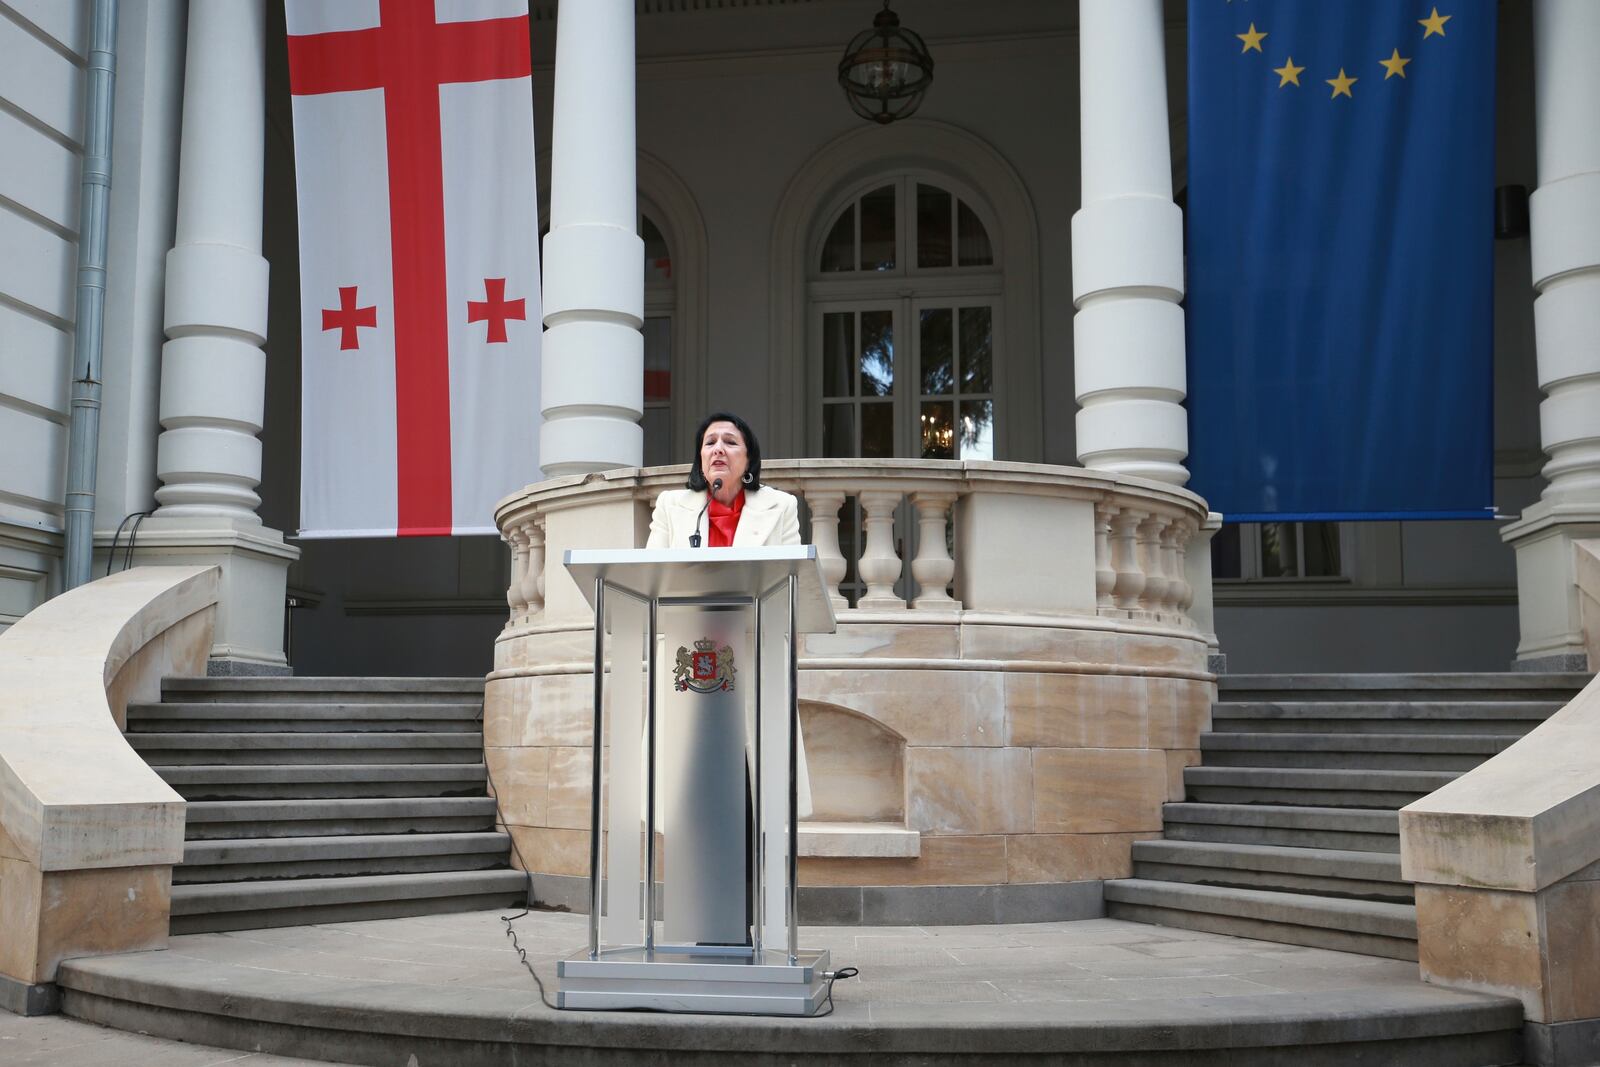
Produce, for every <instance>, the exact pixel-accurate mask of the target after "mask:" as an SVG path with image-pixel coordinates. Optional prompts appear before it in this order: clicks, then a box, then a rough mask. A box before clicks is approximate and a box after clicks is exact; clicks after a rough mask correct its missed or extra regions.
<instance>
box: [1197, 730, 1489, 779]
mask: <svg viewBox="0 0 1600 1067" xmlns="http://www.w3.org/2000/svg"><path fill="white" fill-rule="evenodd" d="M1517 740H1519V738H1518V737H1517V736H1515V735H1512V736H1502V735H1495V734H1387V733H1385V734H1343V733H1336V734H1310V733H1304V734H1301V733H1287V734H1280V733H1238V732H1235V733H1207V734H1202V735H1201V737H1200V751H1201V761H1202V763H1203V765H1204V766H1207V767H1319V768H1326V769H1330V770H1337V769H1341V768H1344V769H1352V770H1354V769H1361V770H1390V771H1458V772H1459V771H1470V770H1471V769H1472V768H1474V767H1476V766H1477V765H1478V764H1480V763H1482V762H1483V761H1484V760H1486V759H1488V758H1489V757H1490V756H1493V755H1495V754H1496V753H1498V752H1501V751H1503V750H1504V749H1506V748H1509V747H1510V746H1511V745H1512V744H1513V743H1515V742H1516V741H1517Z"/></svg>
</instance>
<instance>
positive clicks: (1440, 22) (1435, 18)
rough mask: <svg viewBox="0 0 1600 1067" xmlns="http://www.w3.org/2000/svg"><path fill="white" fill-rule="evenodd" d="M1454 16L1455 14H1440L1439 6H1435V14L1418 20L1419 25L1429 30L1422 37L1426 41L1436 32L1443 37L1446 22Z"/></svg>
mask: <svg viewBox="0 0 1600 1067" xmlns="http://www.w3.org/2000/svg"><path fill="white" fill-rule="evenodd" d="M1453 18H1455V16H1454V15H1441V14H1439V9H1438V8H1434V9H1433V14H1431V15H1429V16H1428V17H1427V18H1425V19H1418V20H1417V25H1419V26H1421V27H1422V28H1423V29H1425V30H1427V32H1426V33H1424V34H1423V35H1422V39H1423V40H1424V41H1426V40H1427V39H1428V38H1429V37H1432V36H1433V35H1434V34H1436V33H1437V34H1438V35H1439V36H1440V37H1443V36H1444V24H1445V23H1447V22H1449V21H1450V20H1451V19H1453Z"/></svg>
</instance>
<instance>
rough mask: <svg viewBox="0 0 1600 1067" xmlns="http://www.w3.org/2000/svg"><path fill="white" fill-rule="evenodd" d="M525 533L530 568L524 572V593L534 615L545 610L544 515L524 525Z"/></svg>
mask: <svg viewBox="0 0 1600 1067" xmlns="http://www.w3.org/2000/svg"><path fill="white" fill-rule="evenodd" d="M523 534H524V536H526V537H527V539H528V569H527V570H526V571H525V572H523V579H522V595H523V598H524V599H525V600H527V602H528V614H529V615H533V614H536V613H538V612H541V611H543V610H544V516H542V515H541V516H539V517H537V518H535V519H534V520H533V521H531V522H529V523H528V524H527V525H526V526H524V527H523Z"/></svg>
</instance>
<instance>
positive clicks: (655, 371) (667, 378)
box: [642, 315, 672, 403]
mask: <svg viewBox="0 0 1600 1067" xmlns="http://www.w3.org/2000/svg"><path fill="white" fill-rule="evenodd" d="M642 332H643V333H644V399H645V401H646V403H648V402H649V401H652V400H670V399H672V317H671V316H670V315H657V316H655V317H653V318H648V319H645V320H644V329H643V331H642Z"/></svg>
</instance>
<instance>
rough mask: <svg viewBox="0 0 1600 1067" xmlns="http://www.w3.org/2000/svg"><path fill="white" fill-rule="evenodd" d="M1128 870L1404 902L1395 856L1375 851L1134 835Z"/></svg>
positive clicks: (1410, 897) (1408, 893)
mask: <svg viewBox="0 0 1600 1067" xmlns="http://www.w3.org/2000/svg"><path fill="white" fill-rule="evenodd" d="M1133 876H1134V877H1135V878H1141V879H1145V880H1149V881H1165V882H1187V883H1192V884H1197V885H1214V886H1234V887H1238V888H1242V889H1266V890H1273V891H1276V892H1283V893H1315V894H1320V895H1325V896H1334V897H1349V898H1352V899H1359V900H1383V901H1389V902H1391V903H1396V904H1410V903H1412V902H1413V901H1414V899H1415V896H1414V894H1413V892H1412V889H1411V884H1410V883H1409V882H1406V881H1404V880H1403V879H1401V877H1400V857H1399V856H1397V855H1392V854H1385V853H1380V852H1359V851H1346V850H1339V849H1329V848H1291V847H1286V846H1282V845H1252V844H1225V843H1220V842H1208V841H1170V840H1169V841H1136V842H1134V846H1133Z"/></svg>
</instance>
